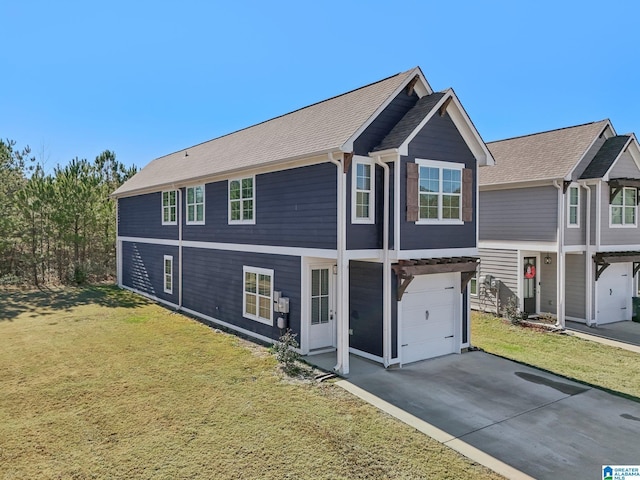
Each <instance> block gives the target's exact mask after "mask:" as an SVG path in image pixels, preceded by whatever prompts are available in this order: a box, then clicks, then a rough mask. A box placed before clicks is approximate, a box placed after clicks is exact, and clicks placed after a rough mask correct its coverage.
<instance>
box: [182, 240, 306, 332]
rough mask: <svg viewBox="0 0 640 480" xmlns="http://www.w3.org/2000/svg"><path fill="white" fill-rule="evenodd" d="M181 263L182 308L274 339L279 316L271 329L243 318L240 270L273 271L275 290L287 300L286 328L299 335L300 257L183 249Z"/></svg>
mask: <svg viewBox="0 0 640 480" xmlns="http://www.w3.org/2000/svg"><path fill="white" fill-rule="evenodd" d="M182 261H183V265H184V270H183V294H182V303H183V306H184V307H185V308H188V309H190V310H194V311H196V312H199V313H203V314H205V315H208V316H210V317H213V318H215V319H217V320H222V321H224V322H227V323H230V324H233V325H236V326H238V327H240V328H243V329H245V330H249V331H251V332H254V333H257V334H259V335H263V336H266V337H269V338H271V339H274V340H276V339H278V337H280V330H279V329H278V327H277V322H276V321H275V319H276V318H277V315H278V314H276V313H275V312H274V315H273V318H274V322H273V323H274V325H273V326H269V325H265V324H263V323H260V322H256V321H254V320H250V319H248V318H244V317H243V316H242V314H243V312H242V296H243V291H244V285H243V273H242V267H243V266H244V265H246V266H250V267H259V268H269V269H272V270H273V271H274V273H273V286H274V290H280V291H281V292H282V295H283V296H285V297H288V298H289V302H290V303H289V309H290V313H289V327H290V328H291V329H292V330H293V332H294V333H297V334H298V335H299V334H300V282H301V279H300V257H291V256H285V255H271V254H259V253H246V252H229V251H222V250H209V249H200V248H184V249H183V253H182ZM298 338H300V337H299V336H298Z"/></svg>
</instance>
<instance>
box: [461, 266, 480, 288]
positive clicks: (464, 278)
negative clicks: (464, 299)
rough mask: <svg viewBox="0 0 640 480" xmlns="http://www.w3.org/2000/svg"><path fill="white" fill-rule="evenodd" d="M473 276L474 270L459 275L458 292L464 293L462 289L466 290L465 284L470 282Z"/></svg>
mask: <svg viewBox="0 0 640 480" xmlns="http://www.w3.org/2000/svg"><path fill="white" fill-rule="evenodd" d="M475 274H476V272H475V270H474V271H473V272H462V273H461V274H460V292H464V289H465V288H467V284H468V283H469V282H470V281H471V279H472V278H473V276H474V275H475Z"/></svg>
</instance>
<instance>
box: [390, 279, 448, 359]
mask: <svg viewBox="0 0 640 480" xmlns="http://www.w3.org/2000/svg"><path fill="white" fill-rule="evenodd" d="M459 304H460V274H459V273H440V274H434V275H421V276H417V277H415V278H414V279H413V281H412V282H411V283H410V284H409V287H408V288H407V290H406V291H405V293H404V295H403V296H402V331H401V341H400V345H401V355H402V356H401V361H402V363H410V362H416V361H418V360H424V359H426V358H431V357H437V356H440V355H446V354H448V353H453V352H455V351H457V347H458V345H457V340H456V335H455V328H456V325H458V322H456V321H455V319H456V315H457V314H458V311H459Z"/></svg>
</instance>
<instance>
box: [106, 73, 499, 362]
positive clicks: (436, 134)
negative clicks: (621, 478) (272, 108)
mask: <svg viewBox="0 0 640 480" xmlns="http://www.w3.org/2000/svg"><path fill="white" fill-rule="evenodd" d="M492 163H493V159H492V157H491V154H490V153H489V151H488V149H487V148H486V146H485V144H484V143H483V141H482V139H481V138H480V136H479V135H478V133H477V131H476V130H475V128H474V126H473V124H472V123H471V121H470V120H469V118H468V117H467V115H466V113H465V111H464V109H463V108H462V106H461V105H460V102H459V100H458V98H457V97H456V95H455V93H454V92H453V90H446V91H444V92H437V93H434V92H433V91H432V89H431V87H430V86H429V84H428V83H427V81H426V80H425V78H424V76H423V74H422V72H421V70H420V69H419V68H415V69H413V70H410V71H407V72H404V73H401V74H398V75H395V76H392V77H389V78H386V79H384V80H381V81H379V82H376V83H373V84H371V85H367V86H365V87H362V88H359V89H357V90H353V91H351V92H348V93H345V94H343V95H339V96H337V97H334V98H330V99H328V100H325V101H322V102H319V103H316V104H314V105H311V106H308V107H305V108H302V109H300V110H296V111H294V112H292V113H289V114H286V115H283V116H280V117H277V118H274V119H272V120H269V121H266V122H263V123H260V124H257V125H254V126H252V127H249V128H246V129H244V130H239V131H237V132H234V133H231V134H229V135H226V136H222V137H219V138H216V139H214V140H211V141H208V142H205V143H201V144H199V145H195V146H192V147H189V148H186V149H184V150H182V151H179V152H176V153H172V154H170V155H167V156H164V157H161V158H158V159H156V160H153V161H152V162H151V163H149V164H148V165H147V166H146V167H145V168H143V169H142V170H141V171H140V172H139V173H137V174H136V175H135V176H134V177H133V178H131V179H130V180H129V181H127V182H126V183H125V184H124V185H122V186H121V187H120V188H119V189H118V190H117V191H116V192H114V196H115V197H116V198H117V202H118V242H117V246H118V284H119V285H120V286H122V287H124V288H127V289H130V290H132V291H134V292H138V293H140V294H143V295H146V296H148V297H150V298H152V299H155V300H157V301H159V302H162V303H164V304H165V305H168V306H170V307H171V308H176V309H180V310H182V311H184V312H187V313H190V314H192V315H194V316H196V317H199V318H201V319H203V320H205V321H208V322H211V323H214V324H219V325H223V326H225V327H228V328H230V329H233V330H236V331H238V332H241V333H243V334H246V335H249V336H251V337H254V338H256V339H260V340H263V341H266V342H273V341H274V340H277V339H278V338H279V336H280V335H281V333H282V331H283V330H282V327H285V326H288V327H290V328H291V329H292V330H293V332H294V333H296V334H297V335H298V337H297V338H298V340H299V343H300V351H301V352H302V353H303V354H313V353H320V352H327V351H332V350H334V351H336V354H337V361H336V369H337V370H338V371H340V372H342V373H348V371H349V352H352V353H356V354H359V355H361V356H364V357H366V358H369V359H373V360H375V361H378V362H381V363H383V364H384V365H385V366H389V365H392V364H403V363H408V362H412V361H416V360H420V359H425V358H429V357H434V356H437V355H443V354H447V353H452V352H460V351H461V350H462V349H464V348H465V347H468V346H469V335H470V331H469V302H468V297H467V283H468V281H469V279H470V278H471V275H472V274H473V272H474V271H475V269H476V266H477V260H478V259H477V221H476V214H475V211H476V203H477V197H476V195H477V177H476V174H477V171H478V170H477V167H478V166H479V165H489V164H492ZM287 302H288V313H284V311H285V310H287Z"/></svg>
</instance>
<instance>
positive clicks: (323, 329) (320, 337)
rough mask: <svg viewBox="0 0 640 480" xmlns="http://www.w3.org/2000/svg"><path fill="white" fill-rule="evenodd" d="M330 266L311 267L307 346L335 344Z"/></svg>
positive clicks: (314, 347) (324, 346) (316, 346)
mask: <svg viewBox="0 0 640 480" xmlns="http://www.w3.org/2000/svg"><path fill="white" fill-rule="evenodd" d="M331 272H332V267H331V266H326V267H312V268H311V272H310V275H311V282H310V285H311V298H310V299H309V305H310V307H309V308H310V312H309V313H310V315H309V318H310V322H311V326H310V328H309V348H310V349H311V350H314V349H317V348H326V347H334V346H335V325H336V322H335V306H334V293H333V292H334V285H333V275H332V273H331Z"/></svg>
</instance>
